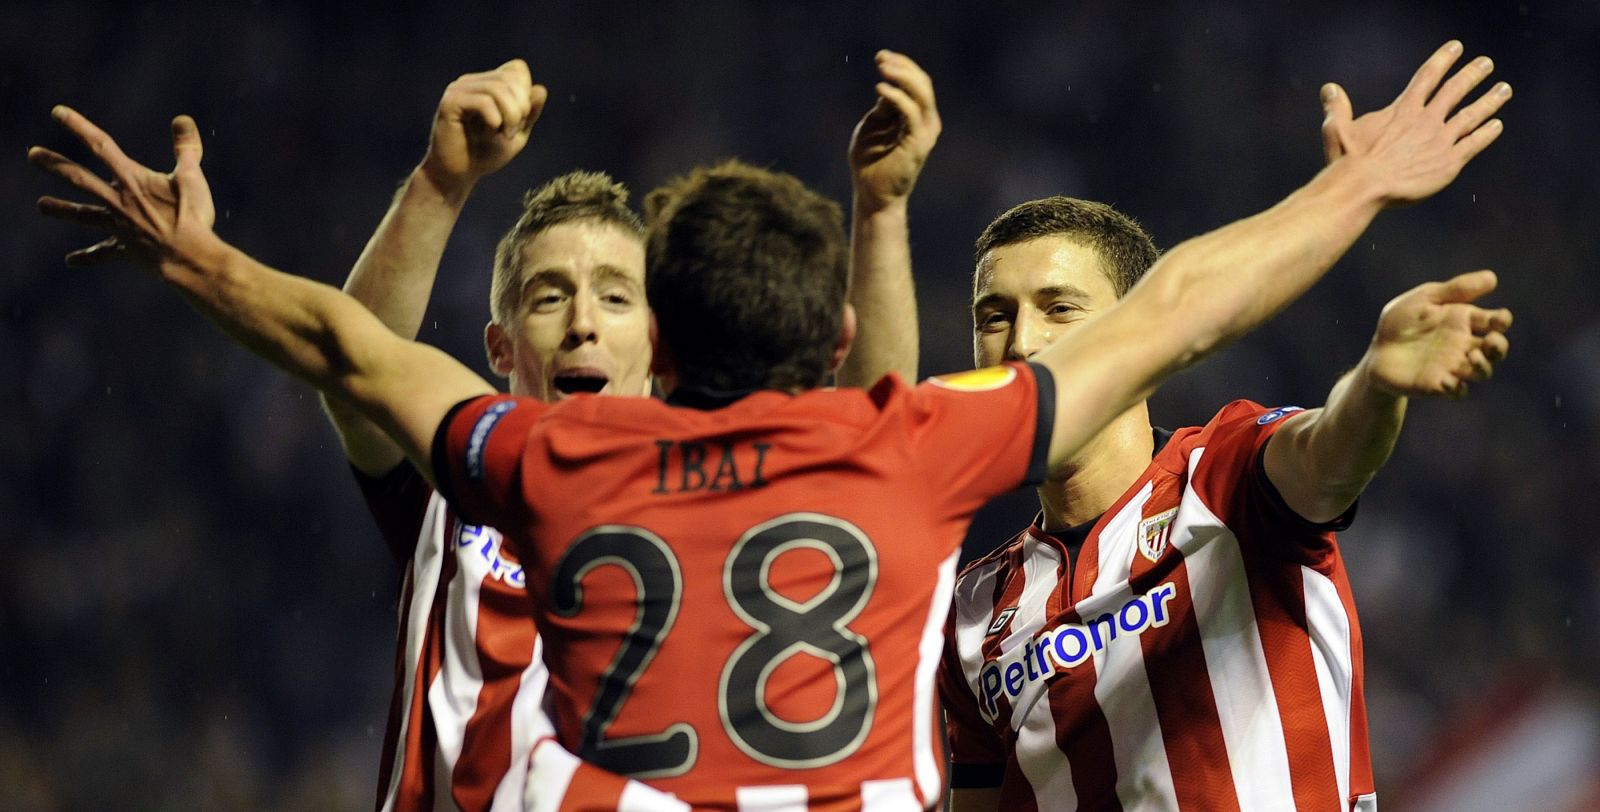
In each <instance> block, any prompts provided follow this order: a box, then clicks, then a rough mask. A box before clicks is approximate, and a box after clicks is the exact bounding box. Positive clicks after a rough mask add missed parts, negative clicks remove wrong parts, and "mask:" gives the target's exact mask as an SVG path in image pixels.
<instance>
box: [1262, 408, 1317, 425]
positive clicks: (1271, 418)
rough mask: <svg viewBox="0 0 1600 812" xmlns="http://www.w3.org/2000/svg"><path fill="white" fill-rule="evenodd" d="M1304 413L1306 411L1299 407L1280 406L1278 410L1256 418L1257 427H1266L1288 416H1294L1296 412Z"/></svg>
mask: <svg viewBox="0 0 1600 812" xmlns="http://www.w3.org/2000/svg"><path fill="white" fill-rule="evenodd" d="M1303 411H1305V409H1303V408H1301V407H1299V406H1279V407H1278V408H1276V409H1273V410H1272V411H1270V412H1267V413H1266V414H1264V415H1262V416H1260V417H1258V418H1256V425H1258V426H1265V425H1266V424H1268V423H1271V422H1272V421H1274V420H1277V419H1278V418H1280V417H1283V416H1284V415H1286V414H1294V413H1295V412H1303Z"/></svg>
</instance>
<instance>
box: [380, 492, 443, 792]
mask: <svg viewBox="0 0 1600 812" xmlns="http://www.w3.org/2000/svg"><path fill="white" fill-rule="evenodd" d="M446 524H448V522H447V521H446V516H445V501H444V500H443V499H440V498H439V495H438V494H433V495H431V496H430V497H429V499H428V509H427V511H426V512H425V513H424V514H423V517H422V532H421V533H420V534H419V537H418V538H417V549H416V552H415V553H414V554H413V555H412V556H411V568H410V572H409V576H410V578H411V605H410V606H407V607H405V612H406V641H405V645H406V663H405V679H404V681H403V682H402V683H401V684H400V685H399V686H397V687H398V688H399V689H400V729H399V733H398V735H397V736H396V737H395V748H394V762H393V763H392V764H390V765H389V766H390V772H389V787H388V789H387V790H385V792H384V795H383V808H382V812H393V810H394V806H395V801H396V800H397V798H398V796H399V794H400V781H401V779H402V778H404V777H405V758H406V739H407V736H408V735H409V733H410V727H411V703H412V699H413V696H414V694H415V692H416V685H417V665H418V661H419V660H420V659H421V657H422V641H423V640H424V639H425V638H426V636H427V629H428V615H429V614H430V613H431V612H432V611H433V596H434V591H435V590H436V589H437V587H438V585H439V573H440V570H441V569H442V568H443V566H444V550H445V543H444V529H445V525H446ZM451 552H452V554H453V553H454V551H451Z"/></svg>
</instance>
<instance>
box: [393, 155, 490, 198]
mask: <svg viewBox="0 0 1600 812" xmlns="http://www.w3.org/2000/svg"><path fill="white" fill-rule="evenodd" d="M407 183H408V184H409V186H410V191H413V192H420V193H422V194H426V195H428V196H430V197H433V198H435V199H437V200H439V201H440V202H443V203H445V204H447V205H450V206H452V207H455V208H457V209H459V208H461V207H462V206H464V205H466V202H467V197H468V196H469V195H471V194H472V188H473V187H474V186H476V185H477V183H478V176H477V175H473V174H470V173H466V174H462V173H456V172H450V171H448V170H446V169H445V168H444V167H442V166H440V165H439V164H438V163H436V162H434V161H432V160H430V158H424V159H422V163H420V164H418V165H417V168H416V169H413V170H411V177H410V178H409V179H408V180H407Z"/></svg>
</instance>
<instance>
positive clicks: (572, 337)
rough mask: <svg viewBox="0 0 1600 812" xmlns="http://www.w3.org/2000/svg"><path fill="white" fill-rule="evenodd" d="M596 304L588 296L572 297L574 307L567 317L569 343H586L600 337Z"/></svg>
mask: <svg viewBox="0 0 1600 812" xmlns="http://www.w3.org/2000/svg"><path fill="white" fill-rule="evenodd" d="M595 310H596V307H595V304H594V303H593V302H591V301H589V300H588V297H586V296H582V295H579V296H574V297H572V309H571V310H570V311H569V312H568V317H567V343H568V344H571V345H574V346H576V345H578V344H584V343H587V342H591V341H595V340H597V339H598V338H599V334H598V333H597V332H596V330H597V326H598V325H597V320H596V318H595V315H596V314H595Z"/></svg>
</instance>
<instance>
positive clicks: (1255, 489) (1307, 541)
mask: <svg viewBox="0 0 1600 812" xmlns="http://www.w3.org/2000/svg"><path fill="white" fill-rule="evenodd" d="M1304 411H1305V410H1304V409H1302V408H1300V407H1298V406H1282V407H1278V408H1275V409H1268V408H1266V407H1264V406H1261V405H1259V404H1256V403H1252V402H1250V401H1248V400H1239V401H1234V402H1233V403H1230V404H1228V405H1227V406H1226V407H1224V408H1223V409H1222V411H1221V412H1218V413H1217V416H1216V417H1215V418H1213V419H1212V422H1211V425H1210V426H1209V427H1208V429H1209V430H1210V432H1211V438H1210V440H1209V441H1208V442H1207V443H1206V451H1205V456H1204V457H1203V458H1202V463H1201V469H1200V470H1197V472H1196V485H1197V486H1200V487H1201V488H1202V490H1203V491H1205V492H1206V494H1205V495H1206V497H1207V502H1208V504H1210V505H1212V506H1213V509H1220V510H1222V511H1225V512H1226V514H1227V515H1226V516H1225V517H1224V518H1225V519H1226V520H1227V521H1228V522H1229V523H1230V524H1237V525H1238V526H1240V527H1241V528H1249V529H1250V530H1251V532H1249V533H1244V534H1241V536H1242V537H1243V538H1245V539H1247V542H1246V549H1251V548H1255V551H1256V552H1259V553H1262V554H1266V555H1270V556H1273V557H1275V558H1282V559H1288V560H1291V561H1294V562H1296V563H1299V564H1303V565H1305V566H1308V567H1312V568H1313V569H1320V568H1322V567H1324V566H1326V565H1327V564H1328V563H1329V562H1330V561H1331V559H1332V558H1333V556H1334V554H1335V537H1334V534H1335V533H1336V532H1338V531H1341V530H1344V529H1345V528H1347V527H1349V526H1350V522H1351V521H1352V520H1353V519H1354V518H1355V512H1356V506H1355V505H1351V506H1350V508H1349V509H1348V510H1346V511H1345V512H1344V513H1343V514H1342V515H1340V516H1338V517H1337V518H1335V519H1334V520H1332V521H1329V522H1312V521H1309V520H1307V519H1305V518H1304V517H1302V516H1301V515H1300V514H1298V513H1296V512H1295V511H1294V509H1293V508H1291V507H1289V504H1288V503H1287V502H1285V501H1284V499H1283V496H1282V495H1281V494H1279V492H1278V489H1277V488H1276V487H1274V486H1273V484H1272V480H1271V479H1269V478H1268V477H1267V469H1266V463H1265V454H1266V449H1267V443H1268V441H1270V440H1271V439H1272V435H1274V434H1276V433H1277V432H1278V430H1279V429H1281V428H1283V427H1284V426H1285V425H1287V424H1288V423H1289V421H1291V420H1293V419H1295V418H1296V416H1298V415H1300V414H1302V413H1303V412H1304Z"/></svg>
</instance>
